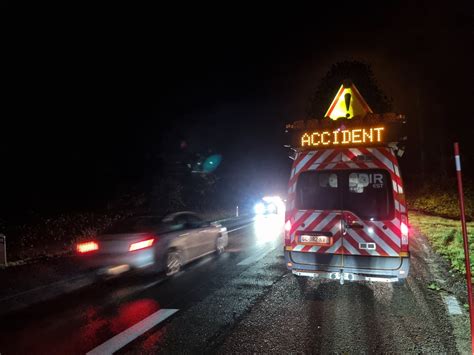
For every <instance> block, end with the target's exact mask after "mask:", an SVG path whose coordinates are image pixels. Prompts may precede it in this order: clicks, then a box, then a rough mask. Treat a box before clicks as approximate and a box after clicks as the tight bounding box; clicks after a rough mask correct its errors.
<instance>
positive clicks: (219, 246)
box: [216, 237, 225, 255]
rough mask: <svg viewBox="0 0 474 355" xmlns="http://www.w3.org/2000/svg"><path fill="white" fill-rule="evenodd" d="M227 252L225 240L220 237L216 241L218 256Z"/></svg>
mask: <svg viewBox="0 0 474 355" xmlns="http://www.w3.org/2000/svg"><path fill="white" fill-rule="evenodd" d="M224 250H225V246H224V238H222V237H218V238H217V239H216V254H217V255H221V254H222V253H223V252H224Z"/></svg>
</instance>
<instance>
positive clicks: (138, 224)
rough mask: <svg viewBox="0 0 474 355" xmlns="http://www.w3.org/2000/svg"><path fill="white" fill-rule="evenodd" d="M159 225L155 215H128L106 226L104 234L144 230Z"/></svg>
mask: <svg viewBox="0 0 474 355" xmlns="http://www.w3.org/2000/svg"><path fill="white" fill-rule="evenodd" d="M158 225H160V219H159V218H157V217H130V218H127V219H124V220H121V221H119V222H117V223H115V224H113V225H112V226H111V227H109V228H107V229H106V230H105V231H104V233H105V234H114V233H137V232H146V231H148V230H150V229H153V228H156V227H157V226H158Z"/></svg>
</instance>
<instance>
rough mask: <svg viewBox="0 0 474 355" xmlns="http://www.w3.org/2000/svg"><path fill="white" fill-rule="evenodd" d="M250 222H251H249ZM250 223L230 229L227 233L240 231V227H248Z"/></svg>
mask: <svg viewBox="0 0 474 355" xmlns="http://www.w3.org/2000/svg"><path fill="white" fill-rule="evenodd" d="M249 224H250V223H249ZM249 224H246V225H245V226H242V227H238V228H234V229H232V230H230V231H227V233H232V232H235V231H238V230H239V229H244V228H246V227H248V226H249Z"/></svg>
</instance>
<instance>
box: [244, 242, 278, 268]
mask: <svg viewBox="0 0 474 355" xmlns="http://www.w3.org/2000/svg"><path fill="white" fill-rule="evenodd" d="M276 247H277V246H273V247H271V248H270V249H267V250H265V251H264V252H263V253H260V254H254V255H252V256H249V257H248V258H246V259H244V260H242V261H241V262H240V263H238V264H237V265H238V266H242V265H250V264H253V263H255V262H257V261H259V260H260V259H263V258H264V257H265V256H266V255H267V254H268V253H270V252H271V251H273V250H275V248H276Z"/></svg>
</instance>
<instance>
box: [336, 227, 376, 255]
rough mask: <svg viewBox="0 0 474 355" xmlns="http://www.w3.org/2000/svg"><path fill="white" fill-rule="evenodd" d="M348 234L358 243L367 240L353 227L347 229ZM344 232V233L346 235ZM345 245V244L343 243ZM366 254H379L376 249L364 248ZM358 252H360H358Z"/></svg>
mask: <svg viewBox="0 0 474 355" xmlns="http://www.w3.org/2000/svg"><path fill="white" fill-rule="evenodd" d="M347 234H348V235H350V237H351V238H353V239H354V240H355V241H356V242H357V243H358V244H359V243H360V244H363V243H367V240H365V239H364V238H362V237H361V236H360V235H359V234H358V233H357V232H356V231H355V230H353V229H349V230H348V233H347ZM347 234H346V235H347ZM344 246H345V244H344ZM364 251H365V252H366V253H367V254H370V255H375V256H380V254H379V253H378V252H377V249H376V250H366V249H365V250H364ZM359 253H360V252H359Z"/></svg>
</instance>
